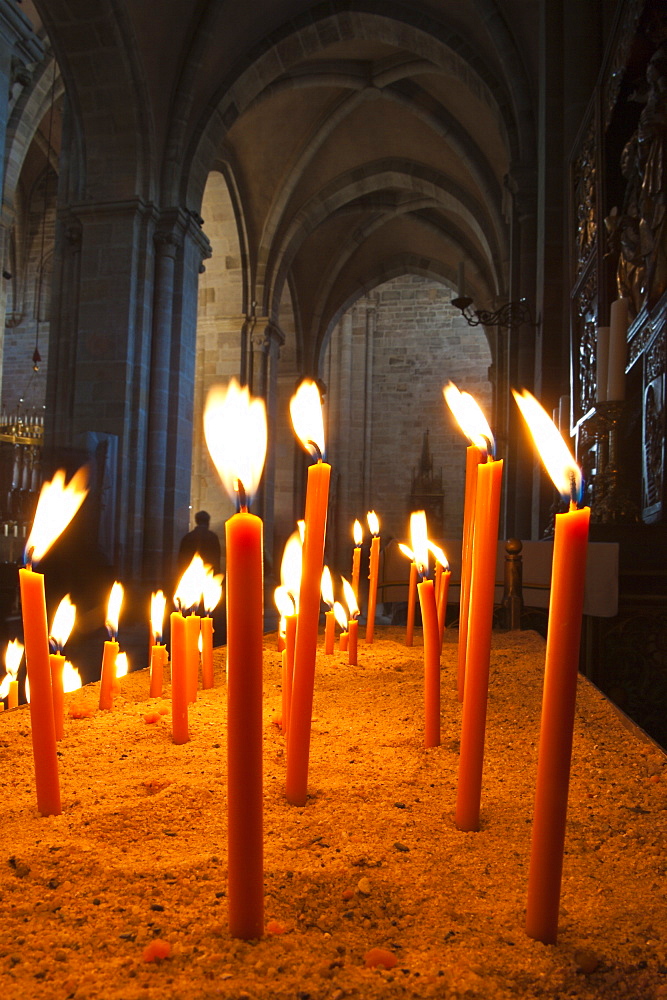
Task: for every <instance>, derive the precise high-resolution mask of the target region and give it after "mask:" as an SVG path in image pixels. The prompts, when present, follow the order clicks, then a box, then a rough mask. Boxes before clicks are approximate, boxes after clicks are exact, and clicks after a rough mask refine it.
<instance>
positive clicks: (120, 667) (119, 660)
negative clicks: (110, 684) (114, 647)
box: [116, 653, 130, 680]
mask: <svg viewBox="0 0 667 1000" xmlns="http://www.w3.org/2000/svg"><path fill="white" fill-rule="evenodd" d="M129 669H130V661H129V660H128V658H127V653H119V654H118V656H117V657H116V680H118V678H119V677H126V676H127V674H128V672H129Z"/></svg>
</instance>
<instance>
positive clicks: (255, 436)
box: [204, 379, 267, 506]
mask: <svg viewBox="0 0 667 1000" xmlns="http://www.w3.org/2000/svg"><path fill="white" fill-rule="evenodd" d="M204 437H205V439H206V444H207V447H208V450H209V454H210V456H211V460H212V461H213V464H214V465H215V467H216V469H217V471H218V475H219V476H220V480H221V482H222V485H223V486H224V488H225V490H226V491H227V493H228V495H229V497H230V498H231V499H232V500H236V497H237V494H239V495H240V494H241V489H240V488H239V483H240V485H241V486H242V488H243V491H244V492H245V495H246V497H247V499H248V500H249V499H250V497H252V496H253V495H254V493H255V491H256V489H257V487H258V485H259V481H260V479H261V478H262V470H263V468H264V460H265V458H266V446H267V426H266V407H265V406H264V400H262V399H256V398H252V397H251V396H250V392H249V390H248V388H247V387H246V386H243V387H241V386H240V385H239V383H238V382H237V381H236V379H232V380H231V381H230V383H229V385H228V386H227V388H224V387H223V386H215V387H214V388H213V389H211V390H210V391H209V394H208V397H207V399H206V407H205V409H204ZM241 506H247V504H244V503H243V502H242V503H241Z"/></svg>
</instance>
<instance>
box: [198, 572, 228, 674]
mask: <svg viewBox="0 0 667 1000" xmlns="http://www.w3.org/2000/svg"><path fill="white" fill-rule="evenodd" d="M205 569H206V573H205V577H204V583H203V586H202V604H203V605H204V615H203V617H202V619H201V640H202V651H201V672H202V687H203V688H204V689H205V690H206V689H208V688H212V687H213V679H214V675H213V633H214V628H213V612H214V611H215V609H216V608H217V606H218V605H219V604H220V601H221V600H222V579H223V578H222V574H220V573H214V572H213V570H212V569H211V567H210V566H207V567H205Z"/></svg>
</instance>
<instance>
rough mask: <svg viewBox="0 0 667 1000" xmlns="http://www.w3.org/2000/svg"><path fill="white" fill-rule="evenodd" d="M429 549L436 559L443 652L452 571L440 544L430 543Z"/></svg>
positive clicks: (436, 596)
mask: <svg viewBox="0 0 667 1000" xmlns="http://www.w3.org/2000/svg"><path fill="white" fill-rule="evenodd" d="M428 547H429V551H430V552H432V553H433V555H434V556H435V560H436V587H435V602H436V607H437V609H438V633H439V637H440V652H441V653H442V640H443V635H444V631H445V618H446V615H447V597H448V595H449V581H450V577H451V573H450V571H449V562H448V560H447V556H446V555H445V553H444V552H443V551H442V549H441V548H440V546H438V545H434V543H433V542H429V543H428Z"/></svg>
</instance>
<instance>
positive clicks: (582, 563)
mask: <svg viewBox="0 0 667 1000" xmlns="http://www.w3.org/2000/svg"><path fill="white" fill-rule="evenodd" d="M514 398H515V399H516V402H517V404H518V405H519V408H520V409H521V412H522V414H523V416H524V418H525V420H526V422H527V424H528V426H529V428H530V430H531V433H532V435H533V437H534V439H535V441H536V443H537V444H538V448H539V450H540V453H541V457H542V460H543V462H544V464H545V465H546V467H547V469H548V471H549V473H550V475H551V478H552V479H553V481H554V484H555V485H556V487H557V489H559V490H560V492H561V494H562V495H563V496H564V497H567V496H568V495H569V496H570V510H569V512H568V513H566V514H557V515H556V524H555V531H554V549H553V561H552V569H551V594H550V598H549V623H548V628H547V648H546V659H545V669H544V689H543V694H542V720H541V724H540V740H539V748H538V758H537V783H536V788H535V810H534V814H533V832H532V839H531V849H530V866H529V871H528V902H527V907H526V932H527V934H528V936H529V937H532V938H535V939H536V940H538V941H542V942H544V944H555V943H556V939H557V935H558V909H559V905H560V890H561V879H562V872H563V851H564V846H565V825H566V817H567V799H568V790H569V782H570V764H571V757H572V737H573V732H574V714H575V704H576V697H577V677H578V669H579V646H580V639H581V620H582V614H583V604H584V581H585V576H586V554H587V548H588V528H589V521H590V513H591V512H590V508H588V507H583V508H582V509H581V510H578V509H577V501H578V500H579V499H580V497H581V493H582V480H581V472H580V470H579V468H578V467H577V465H576V463H575V461H574V459H573V458H572V455H571V454H570V452H569V449H568V448H567V445H566V444H565V442H564V440H563V438H562V437H561V435H560V433H559V432H558V429H557V428H556V427H555V425H554V424H553V423H552V421H551V420H550V419H549V417H548V415H547V414H546V412H545V411H544V410H543V408H542V407H541V406H540V404H539V403H538V402H537V400H536V399H535V398H534V397H533V396H532V395H531V394H530V393H528V392H526V391H525V390H524V392H523V394H522V395H521V396H519V395H518V394H517V393H516V392H515V393H514Z"/></svg>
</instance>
